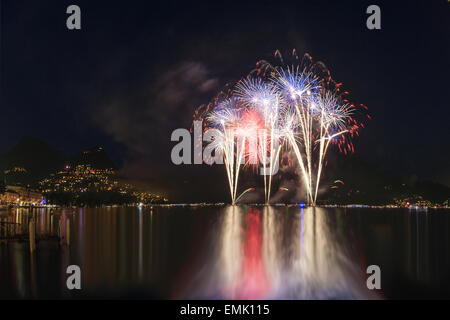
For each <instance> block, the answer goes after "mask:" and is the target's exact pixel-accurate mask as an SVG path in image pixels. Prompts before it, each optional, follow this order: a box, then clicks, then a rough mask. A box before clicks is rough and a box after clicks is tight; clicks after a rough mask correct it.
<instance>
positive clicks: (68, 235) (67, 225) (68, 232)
mask: <svg viewBox="0 0 450 320" xmlns="http://www.w3.org/2000/svg"><path fill="white" fill-rule="evenodd" d="M66 244H67V246H70V219H67V220H66Z"/></svg>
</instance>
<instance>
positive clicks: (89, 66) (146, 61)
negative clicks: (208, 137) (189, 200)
mask: <svg viewBox="0 0 450 320" xmlns="http://www.w3.org/2000/svg"><path fill="white" fill-rule="evenodd" d="M71 4H77V5H79V6H80V8H81V16H82V22H81V23H82V29H81V30H76V31H69V30H68V29H67V28H66V19H67V17H68V15H67V14H66V8H67V6H69V5H71ZM371 4H377V5H379V6H380V8H381V27H382V29H381V30H368V29H367V28H366V19H367V17H368V14H366V8H367V6H368V5H371ZM1 10H2V11H1V50H0V53H1V102H0V106H1V110H2V113H1V117H2V120H3V121H2V122H1V123H2V125H1V126H0V134H1V139H0V152H6V151H7V150H8V149H9V148H10V147H12V146H13V145H14V144H15V143H17V141H18V140H19V138H20V137H21V136H33V137H36V138H40V139H43V140H45V141H47V142H48V143H49V144H50V145H51V146H53V147H55V148H57V149H60V150H62V151H63V152H65V153H72V152H78V151H81V150H83V149H86V148H90V147H93V146H97V145H102V146H104V147H105V149H106V150H107V151H108V153H109V154H110V156H111V158H112V159H113V160H114V161H115V162H116V163H117V164H118V165H119V166H120V167H121V168H123V172H124V174H126V175H128V176H129V177H131V178H133V179H140V180H143V181H146V182H148V183H149V185H152V186H153V188H155V190H157V189H158V188H160V189H161V191H164V192H168V193H169V194H170V195H172V196H173V195H174V194H175V193H176V192H178V193H179V192H181V193H183V191H180V190H183V189H184V190H185V189H190V192H197V194H196V195H197V196H198V195H199V192H200V191H199V190H198V191H197V189H198V188H201V187H202V186H203V185H202V184H204V185H207V184H208V183H211V177H216V176H219V177H220V179H222V178H223V181H225V173H224V172H225V170H223V168H220V169H221V170H220V174H218V173H217V170H216V169H211V168H206V167H198V166H197V167H196V168H192V166H190V167H176V166H175V165H173V164H171V162H170V151H171V147H172V146H173V145H174V143H172V142H170V133H171V132H172V131H173V130H174V129H176V128H189V127H190V125H191V122H192V114H193V111H194V110H195V109H196V107H198V106H199V105H200V104H202V103H207V102H208V101H209V100H210V99H211V98H212V97H214V95H215V94H216V93H217V92H218V91H219V90H220V89H221V88H222V87H223V86H224V84H226V83H228V82H233V81H236V80H239V79H240V78H241V77H242V76H244V75H246V74H247V73H248V72H249V71H250V70H251V69H253V68H254V66H255V63H256V62H257V61H258V60H261V59H271V57H273V53H274V51H275V50H276V49H279V50H280V51H281V52H282V53H285V54H288V53H289V52H290V51H291V50H292V49H293V48H296V49H297V52H298V53H299V54H303V53H305V52H308V53H310V54H311V55H312V57H313V58H314V60H316V61H319V60H320V61H323V62H324V63H325V64H326V65H327V67H328V68H329V69H330V70H331V72H332V75H333V78H335V79H337V80H338V81H339V82H343V83H344V87H345V88H346V89H348V90H349V91H350V93H351V96H352V99H353V100H354V101H355V102H356V103H364V104H365V105H367V106H368V108H369V112H370V115H371V116H372V120H371V121H370V122H369V123H368V127H367V128H366V129H365V130H363V131H362V132H361V133H362V134H361V136H360V137H359V138H358V139H357V140H356V141H355V147H356V153H357V155H359V156H360V157H361V158H363V159H364V160H366V161H368V162H370V163H372V164H374V165H376V166H377V167H379V168H381V169H387V170H394V171H400V172H402V173H405V174H411V175H416V176H418V177H419V178H425V179H431V180H434V181H438V182H440V183H443V184H446V185H447V186H450V167H449V165H448V164H449V160H448V159H449V157H450V151H449V150H450V143H449V131H450V130H449V125H448V123H449V116H450V111H449V101H450V89H449V88H448V85H449V71H450V62H449V57H450V44H449V43H450V41H449V40H450V3H449V2H448V1H447V0H441V1H437V0H433V1H423V2H415V1H386V2H384V1H308V2H306V1H299V0H297V1H293V2H292V3H290V2H287V3H284V4H283V3H282V2H280V1H258V2H255V3H248V4H242V3H241V2H236V3H233V2H229V1H225V2H224V1H208V2H194V1H179V2H171V1H163V2H162V3H161V5H160V6H157V5H155V4H153V1H98V0H96V1H92V0H91V1H80V0H71V1H61V0H59V1H56V0H55V1H42V0H41V1H31V0H30V1H21V0H2V1H1ZM222 171H223V172H222ZM222 176H223V177H222ZM208 177H209V178H208ZM214 179H215V178H214ZM194 185H196V186H197V187H194ZM196 188H197V189H196ZM192 189H194V191H192ZM176 196H177V195H176Z"/></svg>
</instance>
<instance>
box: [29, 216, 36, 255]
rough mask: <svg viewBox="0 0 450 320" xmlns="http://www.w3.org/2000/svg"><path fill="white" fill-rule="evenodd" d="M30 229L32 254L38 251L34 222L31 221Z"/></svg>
mask: <svg viewBox="0 0 450 320" xmlns="http://www.w3.org/2000/svg"><path fill="white" fill-rule="evenodd" d="M29 228H30V231H29V235H30V252H31V253H33V252H34V251H35V250H36V230H35V229H34V220H31V221H30V224H29Z"/></svg>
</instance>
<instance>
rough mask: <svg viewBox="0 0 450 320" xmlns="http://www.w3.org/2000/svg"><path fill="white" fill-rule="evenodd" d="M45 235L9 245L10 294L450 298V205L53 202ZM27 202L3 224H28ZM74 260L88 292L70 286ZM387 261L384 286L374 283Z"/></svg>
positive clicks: (5, 255)
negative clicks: (375, 270)
mask: <svg viewBox="0 0 450 320" xmlns="http://www.w3.org/2000/svg"><path fill="white" fill-rule="evenodd" d="M34 215H35V219H36V230H37V234H46V233H49V232H53V233H55V232H56V231H55V230H57V228H58V227H57V226H58V223H59V221H61V223H62V230H63V236H64V235H65V230H66V228H65V224H66V221H67V219H69V220H70V225H71V232H70V233H71V238H70V240H71V245H70V247H68V246H66V245H60V244H59V242H58V241H55V240H46V241H40V242H39V243H38V245H37V250H36V252H35V253H33V254H30V251H29V245H28V243H27V242H9V243H8V244H6V243H3V244H0V297H1V298H19V299H21V298H88V299H91V298H157V299H160V298H162V299H222V298H225V299H386V298H387V299H389V298H427V297H438V298H440V297H441V298H448V297H450V289H449V288H450V235H449V230H450V211H448V210H430V209H429V210H428V211H427V212H423V211H422V212H416V211H410V210H408V209H360V208H357V209H356V208H355V209H344V208H305V209H302V208H299V207H285V206H282V207H265V206H236V207H232V206H224V207H216V206H208V207H153V208H149V207H145V208H142V209H140V208H131V207H129V208H124V207H117V208H91V209H86V208H84V209H81V208H80V209H60V210H54V211H52V212H50V210H46V209H36V210H35V211H34ZM28 216H29V212H28V211H27V210H25V209H15V210H12V211H10V212H8V213H7V212H3V213H1V214H0V218H1V219H2V220H1V221H11V222H19V223H20V222H23V221H26V219H27V217H28ZM68 265H78V266H80V268H81V278H82V290H80V291H75V290H74V291H69V290H68V289H67V288H66V279H67V277H68V275H67V274H66V269H67V266H68ZM369 265H378V266H379V267H380V270H381V290H368V289H367V285H366V280H367V278H368V276H369V275H368V274H367V273H366V269H367V267H368V266H369Z"/></svg>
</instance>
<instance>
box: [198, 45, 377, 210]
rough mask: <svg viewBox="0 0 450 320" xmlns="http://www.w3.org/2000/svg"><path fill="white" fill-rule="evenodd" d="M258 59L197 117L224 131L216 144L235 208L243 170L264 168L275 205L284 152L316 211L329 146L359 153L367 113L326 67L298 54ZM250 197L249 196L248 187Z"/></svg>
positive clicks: (267, 191)
mask: <svg viewBox="0 0 450 320" xmlns="http://www.w3.org/2000/svg"><path fill="white" fill-rule="evenodd" d="M274 60H275V62H274V63H270V62H268V61H265V60H263V61H259V62H258V63H257V64H256V68H255V69H254V70H252V71H251V72H250V73H249V74H248V75H247V76H246V77H244V78H242V79H241V80H240V81H238V82H237V83H236V84H234V85H231V86H227V87H228V88H231V89H228V90H227V91H222V92H220V93H219V94H218V95H217V96H216V98H215V99H213V101H211V102H210V103H209V104H207V105H204V106H201V107H200V108H199V110H197V112H196V115H197V116H198V117H199V118H200V120H203V119H205V120H206V123H207V126H208V127H209V128H215V129H216V132H217V133H218V134H217V136H216V137H215V140H214V144H215V147H216V148H217V149H219V150H220V151H221V152H222V154H223V160H224V163H225V167H226V172H227V177H228V184H229V189H230V195H231V202H232V204H235V203H236V201H237V200H239V199H240V197H241V196H239V197H238V196H237V194H238V193H237V192H238V182H239V174H240V172H241V167H243V168H245V167H250V166H252V165H255V164H259V165H261V166H262V168H263V170H262V172H261V174H262V175H263V180H264V195H265V203H266V204H269V203H270V197H271V191H272V177H273V175H274V173H275V170H274V168H275V166H276V165H277V164H278V162H279V161H280V157H281V156H280V155H281V151H282V150H284V151H285V152H286V153H287V154H288V155H289V154H293V158H294V159H295V160H296V161H295V162H296V163H297V166H298V169H299V170H298V175H299V177H300V179H301V181H302V184H303V186H304V188H305V194H306V197H307V201H308V203H309V204H310V205H313V206H314V205H315V204H316V202H317V197H318V192H319V185H320V179H321V176H322V173H323V166H324V165H326V163H327V162H326V154H327V151H328V149H329V147H330V146H332V145H335V146H337V148H338V149H339V151H340V152H343V153H345V154H348V153H352V152H354V146H353V143H352V138H353V137H354V136H355V135H356V136H357V135H358V130H359V129H361V128H364V124H363V122H362V120H361V119H365V118H369V119H370V116H369V115H365V116H364V113H365V112H364V111H365V110H367V108H366V107H365V106H364V105H362V104H360V105H358V106H357V105H355V104H354V103H351V102H350V100H349V98H348V95H349V92H348V91H345V90H343V89H342V83H338V82H336V81H335V80H333V78H332V77H331V73H330V71H329V70H328V69H327V68H326V66H325V65H324V64H323V63H322V62H313V59H312V58H311V56H309V55H308V54H305V55H304V56H302V58H301V59H299V57H298V56H297V53H296V51H295V50H293V52H292V58H291V60H292V61H293V62H292V63H289V64H287V63H285V62H284V60H283V57H282V55H281V54H280V52H279V51H278V50H277V51H276V52H275V59H274ZM244 192H248V189H247V190H245V191H244Z"/></svg>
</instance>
